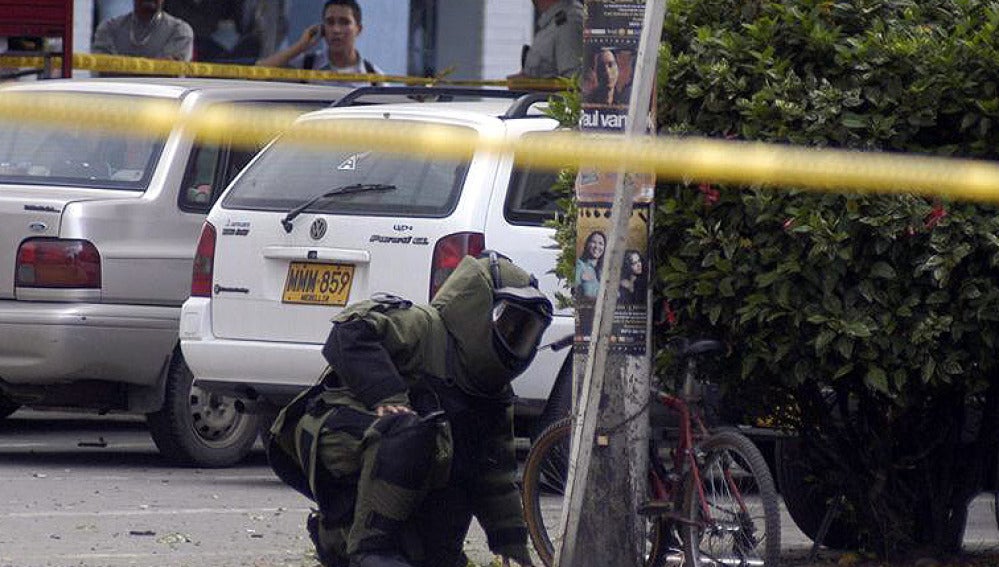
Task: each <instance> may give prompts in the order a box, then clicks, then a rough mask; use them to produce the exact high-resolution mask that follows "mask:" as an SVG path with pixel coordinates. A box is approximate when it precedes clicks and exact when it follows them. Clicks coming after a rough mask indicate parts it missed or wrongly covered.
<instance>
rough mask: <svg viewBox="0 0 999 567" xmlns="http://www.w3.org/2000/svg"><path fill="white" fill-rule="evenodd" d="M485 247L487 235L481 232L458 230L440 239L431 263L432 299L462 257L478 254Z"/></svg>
mask: <svg viewBox="0 0 999 567" xmlns="http://www.w3.org/2000/svg"><path fill="white" fill-rule="evenodd" d="M485 248H486V235H484V234H482V233H481V232H457V233H455V234H449V235H447V236H445V237H444V238H441V239H440V240H438V241H437V245H436V246H434V259H433V261H432V263H431V265H430V299H433V298H434V295H436V294H437V290H438V289H440V287H441V284H443V283H444V280H446V279H447V277H448V276H450V275H451V272H453V271H454V269H455V268H457V267H458V263H459V262H461V259H462V258H464V257H465V256H478V255H479V254H480V253H482V251H483V250H485Z"/></svg>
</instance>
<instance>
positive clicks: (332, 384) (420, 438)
mask: <svg viewBox="0 0 999 567" xmlns="http://www.w3.org/2000/svg"><path fill="white" fill-rule="evenodd" d="M551 317H552V306H551V303H550V302H549V301H548V299H547V298H546V297H545V296H544V294H543V293H541V292H540V291H539V290H538V288H537V280H535V278H534V277H533V276H532V275H531V274H529V273H527V272H525V271H524V270H522V269H520V268H519V267H517V266H516V265H514V264H513V263H512V262H511V261H510V260H509V259H507V258H505V257H503V256H502V255H500V254H498V253H495V252H488V253H486V254H485V255H484V256H483V257H480V258H478V259H476V258H472V257H470V256H469V257H465V259H464V260H462V262H461V263H459V265H458V267H457V268H456V269H455V271H454V273H452V274H451V276H450V277H449V278H448V279H447V281H445V282H444V284H443V285H442V286H441V288H440V290H439V291H438V292H437V294H436V295H435V296H434V299H433V301H432V302H431V304H430V305H413V304H412V303H411V302H409V301H407V300H404V299H401V298H398V297H395V296H388V295H381V296H379V297H376V298H374V299H372V300H368V301H362V302H360V303H356V304H353V305H350V306H348V307H347V308H345V309H344V311H342V312H341V313H340V314H339V315H338V316H337V317H336V318H335V319H334V324H333V328H332V330H331V331H330V335H329V337H328V338H327V340H326V344H325V345H324V347H323V356H324V357H325V358H326V360H327V361H328V362H329V367H328V368H327V370H326V372H325V373H324V374H323V376H322V378H321V381H320V383H318V384H317V385H316V386H313V387H312V388H311V389H310V390H309V391H307V392H305V393H304V394H302V395H301V396H299V397H298V398H296V399H295V401H293V402H292V403H291V404H289V405H288V406H287V407H285V408H284V409H283V410H282V412H281V413H280V414H279V415H278V418H277V420H276V421H275V423H274V426H273V427H272V428H271V433H272V434H273V437H272V440H271V442H270V443H269V446H268V457H269V459H270V462H271V466H272V467H273V468H274V470H275V472H277V474H278V476H280V477H281V478H282V480H284V481H285V482H286V483H288V484H290V485H291V486H292V487H294V488H296V489H297V490H299V491H300V492H302V493H303V494H305V495H306V496H308V497H309V498H311V499H313V500H314V501H315V502H316V503H317V504H318V506H319V511H318V513H314V514H313V515H311V516H310V517H309V521H308V528H309V533H310V536H311V537H312V539H313V542H314V543H315V544H316V549H317V555H318V557H319V558H320V560H321V561H322V563H323V564H324V565H326V566H327V567H329V566H336V567H348V566H349V567H397V566H398V567H402V566H411V565H413V566H419V567H465V565H466V563H467V559H466V558H465V555H464V553H463V550H462V547H463V544H464V539H465V535H466V534H467V532H468V528H469V525H470V523H471V520H472V517H473V516H474V517H475V518H476V519H477V520H478V521H479V524H480V525H481V526H482V528H483V530H484V531H485V532H486V536H487V538H488V542H489V548H490V550H492V551H493V553H496V554H497V555H500V556H502V557H504V558H505V559H513V560H515V561H516V562H518V563H520V564H521V565H530V564H531V559H530V554H529V552H528V549H527V530H526V526H525V524H524V517H523V509H522V506H521V501H520V495H519V491H518V489H517V486H516V484H515V480H516V471H517V459H516V455H515V453H514V446H513V406H512V400H513V393H512V389H511V388H510V381H511V380H513V379H514V378H515V377H517V376H519V375H520V374H521V373H522V372H523V371H524V370H525V369H526V368H527V366H528V365H529V364H530V363H531V361H532V360H533V358H534V355H535V353H536V352H537V348H538V344H539V342H540V340H541V335H542V333H543V332H544V331H545V329H546V328H547V327H548V325H549V323H550V322H551Z"/></svg>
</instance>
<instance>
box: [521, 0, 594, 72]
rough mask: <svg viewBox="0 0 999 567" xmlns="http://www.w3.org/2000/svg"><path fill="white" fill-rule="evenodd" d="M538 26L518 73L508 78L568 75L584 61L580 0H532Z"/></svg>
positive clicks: (576, 69)
mask: <svg viewBox="0 0 999 567" xmlns="http://www.w3.org/2000/svg"><path fill="white" fill-rule="evenodd" d="M534 6H535V8H537V9H538V12H539V14H540V16H539V17H538V27H537V30H536V31H535V32H534V41H533V42H532V44H531V46H530V48H527V47H526V46H525V53H524V55H523V57H522V61H521V64H522V69H521V71H520V73H518V74H515V75H510V76H509V77H508V78H511V79H513V78H518V77H526V78H535V79H547V78H552V77H571V76H573V75H575V74H578V73H579V71H580V69H581V68H582V65H583V5H582V3H581V2H580V0H534Z"/></svg>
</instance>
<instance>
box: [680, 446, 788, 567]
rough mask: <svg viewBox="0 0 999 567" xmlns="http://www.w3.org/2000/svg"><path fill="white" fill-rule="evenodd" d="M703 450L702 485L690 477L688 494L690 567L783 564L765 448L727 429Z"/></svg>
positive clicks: (686, 527) (686, 530) (683, 533)
mask: <svg viewBox="0 0 999 567" xmlns="http://www.w3.org/2000/svg"><path fill="white" fill-rule="evenodd" d="M698 451H699V452H700V453H701V455H700V456H699V457H698V459H699V464H698V469H697V470H698V472H699V473H700V477H701V478H700V481H701V482H700V483H699V484H698V483H697V482H695V479H694V476H693V474H688V475H687V482H686V489H685V491H684V507H683V511H684V517H685V518H686V522H685V523H684V525H683V527H682V528H681V536H682V545H683V548H684V555H685V558H686V563H685V564H686V565H691V566H701V565H729V566H730V565H767V566H772V565H777V563H778V561H780V508H779V504H778V500H777V490H776V489H775V488H774V481H773V477H772V476H771V475H770V470H769V469H768V468H767V463H766V461H765V460H764V459H763V455H762V454H760V450H759V449H757V448H756V445H754V444H753V442H752V441H750V440H749V439H748V438H747V437H746V436H745V435H742V434H741V433H738V432H735V431H721V432H718V433H715V434H713V435H711V436H710V437H708V438H707V439H706V440H705V441H704V442H703V443H702V444H701V445H699V446H698ZM702 491H703V492H702ZM702 493H703V500H702V499H701V494H702ZM702 504H703V506H702ZM705 511H706V512H707V517H706V516H705Z"/></svg>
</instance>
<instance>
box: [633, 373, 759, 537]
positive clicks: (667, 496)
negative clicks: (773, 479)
mask: <svg viewBox="0 0 999 567" xmlns="http://www.w3.org/2000/svg"><path fill="white" fill-rule="evenodd" d="M685 390H689V387H687V386H685ZM652 395H653V396H655V398H656V399H657V400H658V401H659V402H660V403H661V404H663V405H664V406H666V407H667V408H668V409H670V410H671V411H672V412H674V413H676V414H677V416H678V417H679V419H680V423H679V432H678V439H677V442H676V446H675V447H674V449H673V450H674V453H673V466H672V469H671V470H669V471H666V470H665V469H664V468H663V467H662V466H661V465H659V461H658V459H655V458H652V459H650V465H651V466H650V467H649V490H650V492H651V495H650V496H651V497H652V501H653V502H664V503H665V502H670V503H672V504H674V505H676V504H678V502H676V500H675V499H676V498H677V497H678V496H679V495H681V494H682V489H681V490H677V487H676V486H675V484H676V483H677V482H682V480H683V479H684V478H685V475H686V474H690V475H691V477H692V478H693V483H694V486H695V487H697V500H698V504H699V506H700V508H701V518H703V519H702V520H701V521H700V522H698V524H701V525H709V524H711V523H712V522H713V518H712V515H711V509H710V508H709V507H708V503H707V498H706V497H705V495H704V482H703V479H702V478H701V471H700V467H699V466H698V462H697V458H698V454H697V447H696V445H695V443H694V440H695V428H696V437H697V438H701V439H703V438H706V437H707V436H708V433H709V432H708V428H707V427H705V425H704V422H703V421H702V420H701V417H700V415H699V414H697V413H696V412H693V411H691V409H690V406H689V405H688V404H687V402H686V401H685V400H684V397H682V396H676V395H674V394H670V393H668V392H663V391H661V390H657V389H654V388H653V389H652ZM651 445H652V447H651V449H650V450H651V452H652V453H653V455H650V456H651V457H654V456H655V453H656V452H657V448H656V447H655V443H652V444H651ZM664 473H665V474H666V476H667V478H662V475H663V474H664ZM670 473H672V474H670ZM725 483H726V485H728V488H729V490H730V491H731V493H732V495H733V496H734V497H735V499H736V502H737V503H738V505H739V507H740V509H742V510H743V511H745V510H746V504H745V502H744V501H743V498H742V492H741V491H740V490H739V487H738V485H737V484H736V482H735V480H734V479H733V478H732V475H731V472H730V471H728V470H727V469H726V471H725ZM664 515H665V516H666V517H668V518H669V519H670V520H673V521H676V522H680V523H683V524H691V522H690V520H688V519H687V518H684V517H683V516H682V515H681V514H680V513H679V511H678V510H674V511H672V512H670V513H666V514H664Z"/></svg>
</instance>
